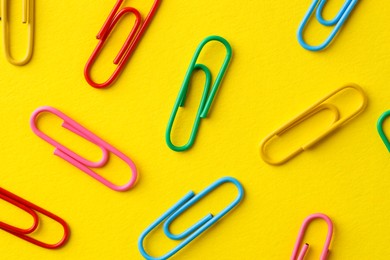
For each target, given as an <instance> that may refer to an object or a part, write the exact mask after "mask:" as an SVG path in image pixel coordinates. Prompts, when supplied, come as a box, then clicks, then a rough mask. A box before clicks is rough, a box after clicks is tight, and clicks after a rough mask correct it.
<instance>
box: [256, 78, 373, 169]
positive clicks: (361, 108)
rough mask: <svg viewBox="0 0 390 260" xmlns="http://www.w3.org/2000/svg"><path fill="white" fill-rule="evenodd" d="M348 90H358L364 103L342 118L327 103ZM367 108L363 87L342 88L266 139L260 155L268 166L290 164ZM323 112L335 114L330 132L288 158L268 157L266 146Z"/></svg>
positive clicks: (335, 109)
mask: <svg viewBox="0 0 390 260" xmlns="http://www.w3.org/2000/svg"><path fill="white" fill-rule="evenodd" d="M346 89H352V90H356V91H357V92H358V93H359V94H360V95H361V97H362V103H361V104H360V106H359V108H357V109H356V111H355V112H353V113H352V114H350V115H349V116H346V117H343V118H340V111H339V109H338V108H337V107H336V106H335V105H333V104H330V103H326V101H328V100H329V99H331V98H332V97H334V96H336V95H337V94H339V93H340V92H342V91H345V90H346ZM366 106H367V96H366V94H365V93H364V91H363V89H362V88H361V87H359V86H358V85H355V84H349V85H347V86H344V87H341V88H339V89H337V90H335V91H333V92H332V93H330V94H329V95H327V96H326V97H324V98H323V99H321V100H320V101H318V102H317V103H316V104H314V105H313V106H311V107H310V108H308V109H307V110H306V111H304V112H303V113H302V114H300V115H298V116H297V117H296V118H294V119H293V120H291V121H290V122H288V123H287V124H285V125H284V126H282V127H280V128H279V129H278V130H276V131H274V132H273V133H272V134H270V135H269V136H268V137H266V138H265V139H264V140H263V141H262V142H261V144H260V155H261V157H262V158H263V160H264V161H265V162H266V163H268V164H272V165H281V164H284V163H286V162H288V161H289V160H291V159H292V158H294V157H295V156H297V155H298V154H300V153H301V152H303V151H305V150H307V149H309V148H310V147H312V146H313V145H315V144H317V143H318V142H319V141H321V140H322V139H324V138H325V137H327V136H328V135H330V134H331V133H332V132H334V131H335V130H337V129H338V128H339V127H341V126H343V125H344V124H345V123H347V122H349V121H350V120H352V119H353V118H354V117H356V116H357V115H358V114H360V113H361V112H363V111H364V109H365V108H366ZM322 110H330V111H332V112H333V113H334V121H333V122H332V124H331V125H330V127H329V129H328V130H326V131H325V132H324V133H322V134H321V135H319V136H318V137H316V138H315V139H314V140H312V141H310V142H309V143H308V144H306V145H302V146H301V147H299V148H298V149H296V150H294V151H293V152H292V153H290V154H288V155H287V156H286V157H284V158H283V159H281V160H279V161H275V160H272V159H271V158H270V157H269V156H268V155H267V153H266V149H265V148H266V145H267V144H268V143H269V142H270V141H271V140H272V139H274V138H278V137H280V136H281V135H283V134H284V133H285V132H287V131H288V130H290V129H292V128H294V127H295V126H297V125H299V124H301V123H302V122H303V121H305V120H307V119H308V118H310V117H312V116H314V115H316V114H317V113H319V112H320V111H322Z"/></svg>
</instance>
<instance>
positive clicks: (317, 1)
mask: <svg viewBox="0 0 390 260" xmlns="http://www.w3.org/2000/svg"><path fill="white" fill-rule="evenodd" d="M326 1H327V0H314V1H313V3H312V4H311V6H310V8H309V10H308V11H307V13H306V15H305V17H304V18H303V20H302V22H301V24H300V25H299V28H298V41H299V44H300V45H301V46H302V47H303V48H305V49H306V50H309V51H320V50H323V49H325V48H326V47H328V46H329V44H330V43H331V42H332V41H333V39H334V38H335V37H336V35H337V33H338V32H339V31H340V29H341V27H342V26H343V25H344V23H345V21H346V20H347V19H348V17H349V15H350V13H351V12H352V10H353V9H354V8H355V5H356V4H357V2H358V0H346V1H345V2H344V4H343V6H342V7H341V9H340V11H339V12H338V13H337V15H336V16H335V18H333V19H331V20H325V19H324V18H323V15H322V13H323V9H324V6H325V4H326ZM314 12H315V17H316V18H317V20H318V22H319V23H320V24H322V25H324V26H327V27H330V26H334V29H333V30H332V32H331V33H330V35H329V36H328V38H326V39H325V41H324V42H323V43H321V44H320V45H317V46H312V45H309V44H307V43H306V41H305V40H304V39H303V33H304V31H305V27H306V25H307V24H308V22H309V21H310V18H311V17H312V16H313V15H314Z"/></svg>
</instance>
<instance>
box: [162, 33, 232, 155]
mask: <svg viewBox="0 0 390 260" xmlns="http://www.w3.org/2000/svg"><path fill="white" fill-rule="evenodd" d="M211 41H218V42H220V43H222V44H223V45H224V46H225V48H226V57H225V60H224V62H223V65H222V67H221V69H220V71H219V73H218V76H217V77H216V79H215V82H214V84H213V86H212V87H211V82H212V77H211V72H210V70H209V68H208V67H206V66H205V65H203V64H198V63H196V62H197V59H198V57H199V55H200V52H201V51H202V49H203V47H204V46H205V45H206V44H207V43H209V42H211ZM231 57H232V47H231V46H230V44H229V42H228V41H226V40H225V39H224V38H222V37H220V36H209V37H207V38H206V39H204V40H203V41H202V42H201V43H200V44H199V46H198V48H197V49H196V52H195V54H194V56H193V57H192V60H191V63H190V67H189V68H188V70H187V73H186V76H185V78H184V82H183V85H182V86H181V89H180V92H179V95H178V97H177V99H176V102H175V105H174V107H173V111H172V114H171V117H170V118H169V122H168V127H167V130H166V133H165V139H166V142H167V145H168V146H169V148H171V149H172V150H174V151H176V152H181V151H185V150H188V149H189V148H190V147H191V146H192V145H193V144H194V142H195V138H196V135H197V133H198V129H199V124H200V121H201V119H202V118H206V117H207V115H208V113H209V110H210V107H211V104H212V103H213V101H214V97H215V95H216V94H217V91H218V88H219V86H220V85H221V82H222V79H223V76H224V75H225V72H226V69H227V68H228V66H229V62H230V60H231ZM195 70H202V71H203V72H204V73H205V74H206V82H205V86H204V90H203V95H202V99H201V101H200V105H199V108H198V112H197V114H196V118H195V122H194V126H193V128H192V131H191V135H190V138H189V140H188V142H187V143H186V144H185V145H183V146H175V145H174V144H173V143H172V141H171V131H172V126H173V122H174V121H175V118H176V114H177V111H178V110H179V107H183V106H184V103H185V101H186V96H187V91H188V87H189V84H190V81H191V75H192V74H193V73H194V71H195ZM210 87H211V90H210Z"/></svg>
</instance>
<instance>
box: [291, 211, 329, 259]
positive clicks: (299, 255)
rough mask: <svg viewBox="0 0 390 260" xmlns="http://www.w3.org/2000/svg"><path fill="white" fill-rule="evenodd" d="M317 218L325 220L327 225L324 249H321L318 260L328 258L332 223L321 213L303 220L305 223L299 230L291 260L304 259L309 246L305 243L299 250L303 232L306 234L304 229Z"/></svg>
mask: <svg viewBox="0 0 390 260" xmlns="http://www.w3.org/2000/svg"><path fill="white" fill-rule="evenodd" d="M319 218H320V219H323V220H325V221H326V223H327V224H328V234H327V235H326V241H325V244H324V247H323V249H322V253H321V256H320V260H326V259H327V258H328V254H329V247H330V242H331V241H332V235H333V223H332V220H330V218H329V217H328V216H326V215H324V214H321V213H317V214H312V215H310V216H309V217H307V218H306V219H305V221H303V225H302V227H301V230H300V231H299V235H298V240H297V242H296V243H295V247H294V251H293V254H292V256H291V260H303V259H304V258H305V255H306V253H307V251H308V250H309V244H308V243H305V244H304V245H303V246H302V248H301V244H302V240H303V237H304V236H305V232H306V229H307V227H308V226H309V224H310V223H311V222H312V221H313V220H315V219H319Z"/></svg>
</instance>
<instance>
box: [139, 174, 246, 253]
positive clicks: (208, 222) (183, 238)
mask: <svg viewBox="0 0 390 260" xmlns="http://www.w3.org/2000/svg"><path fill="white" fill-rule="evenodd" d="M225 183H231V184H233V185H235V186H236V188H237V189H238V196H237V197H236V198H235V199H234V201H233V202H231V203H230V204H229V205H228V206H227V207H226V208H224V209H223V210H222V211H220V212H219V213H217V214H211V213H209V214H207V215H206V216H205V217H204V218H202V219H201V220H199V221H198V222H197V223H195V224H194V225H193V226H191V227H189V228H188V229H187V230H186V231H184V232H183V233H181V234H178V235H175V234H172V232H171V231H170V230H169V226H170V225H171V223H172V222H173V221H174V220H175V219H177V218H178V217H179V216H180V215H181V214H182V213H183V212H185V211H186V210H187V209H188V208H190V207H191V206H192V205H194V204H195V203H197V202H198V201H199V200H201V199H203V198H204V197H205V196H206V195H208V194H209V193H211V192H212V191H213V190H215V189H216V188H218V187H219V186H221V185H222V184H225ZM243 197H244V188H243V187H242V185H241V184H240V182H239V181H238V180H236V179H235V178H232V177H224V178H221V179H219V180H218V181H216V182H214V183H213V184H211V185H210V186H209V187H207V188H206V189H204V190H203V191H202V192H200V193H199V194H197V195H196V194H195V193H194V192H193V191H190V192H189V193H187V195H185V196H184V197H183V198H182V199H181V200H179V201H178V202H177V203H176V204H175V205H174V206H173V207H172V208H170V209H169V210H168V211H167V212H165V213H164V214H163V215H162V216H161V217H160V218H158V219H157V220H156V221H155V222H153V223H152V224H151V225H150V226H149V227H148V228H147V229H146V230H145V231H144V232H142V234H141V236H140V237H139V239H138V249H139V251H140V252H141V254H142V255H143V257H145V258H146V259H148V260H163V259H168V258H170V257H171V256H173V255H174V254H176V253H177V252H178V251H180V250H181V249H182V248H183V247H185V246H186V245H187V244H189V243H190V242H191V241H192V240H194V239H195V238H197V237H198V236H199V235H201V234H202V233H203V232H204V231H206V230H207V229H208V228H210V227H211V226H212V225H214V224H215V223H216V222H217V221H219V220H221V219H222V218H223V217H224V216H225V215H226V214H228V213H229V212H230V211H231V210H233V209H234V208H235V207H236V206H237V205H238V204H239V203H240V202H241V201H242V199H243ZM161 224H162V225H163V229H164V233H165V235H166V236H167V237H168V238H170V239H173V240H180V242H179V244H178V245H177V246H176V247H175V248H173V249H172V250H171V251H169V252H168V253H166V254H165V255H163V256H160V257H154V256H150V255H149V254H148V253H147V252H146V251H145V248H144V240H145V238H146V236H148V234H149V233H150V232H151V231H152V230H154V229H155V228H156V227H157V226H159V225H161Z"/></svg>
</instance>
